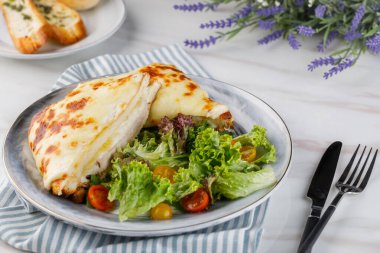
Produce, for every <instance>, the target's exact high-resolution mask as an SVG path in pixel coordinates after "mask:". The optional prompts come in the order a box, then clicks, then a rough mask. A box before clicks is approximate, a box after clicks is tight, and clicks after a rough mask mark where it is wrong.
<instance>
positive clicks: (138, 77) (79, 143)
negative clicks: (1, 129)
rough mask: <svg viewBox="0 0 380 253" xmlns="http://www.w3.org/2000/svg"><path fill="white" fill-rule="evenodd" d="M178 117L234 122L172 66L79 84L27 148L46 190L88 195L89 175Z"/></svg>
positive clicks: (36, 124)
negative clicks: (136, 140)
mask: <svg viewBox="0 0 380 253" xmlns="http://www.w3.org/2000/svg"><path fill="white" fill-rule="evenodd" d="M179 113H181V114H184V115H191V116H195V118H197V117H199V118H201V119H205V118H206V119H208V120H209V121H210V122H211V123H213V124H215V125H216V126H220V127H230V126H231V125H232V121H233V119H232V117H231V114H230V112H229V110H228V108H227V107H226V106H225V105H221V104H219V103H217V102H215V101H213V100H212V99H211V98H209V96H208V94H207V92H205V91H204V90H203V89H202V88H201V87H200V86H199V85H198V84H196V83H195V82H194V81H193V80H191V79H190V78H188V77H186V76H185V75H184V73H183V72H181V71H180V70H178V69H177V68H176V67H175V66H172V65H164V64H159V63H155V64H151V65H148V66H145V67H142V68H140V69H137V70H135V71H133V72H130V73H127V74H122V75H118V76H112V77H105V78H100V79H96V80H91V81H87V82H83V83H80V84H79V85H78V86H77V87H76V88H75V89H74V90H72V91H71V92H70V93H69V94H68V95H67V96H66V97H65V98H63V99H62V100H61V101H59V102H57V103H55V104H52V105H50V106H48V107H46V108H44V109H43V110H42V111H41V112H39V113H38V114H37V115H35V116H34V118H33V120H32V122H31V124H30V128H29V133H28V141H29V146H30V149H31V151H32V153H33V156H34V159H35V162H36V165H37V168H38V170H39V172H40V173H41V175H42V177H43V182H44V187H45V188H46V189H48V190H51V192H52V193H53V194H55V195H62V196H64V197H69V196H72V195H75V194H77V193H78V192H79V193H80V192H84V191H83V188H85V187H86V186H87V184H88V178H89V177H88V176H89V175H94V174H98V173H100V172H102V171H104V170H105V169H106V168H107V167H108V164H109V161H110V159H111V156H112V155H113V153H114V152H115V151H116V149H117V148H119V147H122V146H125V145H126V144H127V143H128V142H129V141H130V140H133V139H134V138H135V137H136V135H137V134H138V133H139V131H140V130H141V129H142V128H143V127H149V126H156V125H157V124H158V123H159V122H160V119H161V118H163V117H164V116H167V117H169V118H174V117H176V116H177V115H178V114H179Z"/></svg>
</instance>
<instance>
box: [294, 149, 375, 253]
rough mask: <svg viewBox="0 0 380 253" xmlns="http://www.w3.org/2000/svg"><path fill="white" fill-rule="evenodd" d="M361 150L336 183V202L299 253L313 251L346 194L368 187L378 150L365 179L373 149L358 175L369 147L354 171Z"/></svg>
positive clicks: (354, 155)
mask: <svg viewBox="0 0 380 253" xmlns="http://www.w3.org/2000/svg"><path fill="white" fill-rule="evenodd" d="M359 148H360V145H359V146H358V147H357V148H356V150H355V153H354V154H353V156H352V157H351V160H350V162H349V163H348V164H347V167H346V169H345V170H344V171H343V173H342V175H341V176H340V178H339V180H338V182H337V183H336V187H337V188H338V189H339V192H338V194H337V195H336V196H335V198H334V200H333V201H332V202H331V204H330V206H329V207H328V208H327V210H326V212H325V213H324V214H323V216H322V217H321V219H320V220H319V222H318V223H317V225H315V227H314V229H313V230H312V231H311V232H310V234H309V235H308V237H307V238H306V240H305V241H304V243H303V244H302V245H301V247H300V249H299V251H298V253H306V252H311V249H312V248H313V246H314V244H315V242H316V241H317V239H318V237H319V235H320V234H321V233H322V231H323V229H324V227H325V226H326V224H327V222H328V221H329V220H330V218H331V216H332V215H333V213H334V211H335V209H336V207H337V205H338V203H339V201H340V200H341V198H342V197H343V195H344V194H346V193H352V194H358V193H360V192H362V191H363V190H364V188H365V187H366V186H367V183H368V180H369V177H370V176H371V173H372V169H373V167H374V165H375V161H376V156H377V152H378V150H376V151H375V154H374V155H373V157H372V161H371V163H370V165H369V167H368V169H367V172H366V173H365V175H364V177H363V173H364V171H365V170H366V166H367V163H368V160H369V158H370V155H371V153H372V148H371V149H370V151H369V153H368V155H367V157H366V159H365V161H364V163H363V165H362V166H361V169H360V171H359V173H357V172H358V169H359V167H360V164H361V161H362V158H363V156H364V154H365V151H366V149H367V147H364V149H363V152H362V154H361V155H360V158H359V160H358V162H357V163H356V165H355V168H354V169H353V170H352V169H351V168H352V165H353V164H354V160H355V158H356V155H357V153H358V151H359ZM362 177H363V178H362Z"/></svg>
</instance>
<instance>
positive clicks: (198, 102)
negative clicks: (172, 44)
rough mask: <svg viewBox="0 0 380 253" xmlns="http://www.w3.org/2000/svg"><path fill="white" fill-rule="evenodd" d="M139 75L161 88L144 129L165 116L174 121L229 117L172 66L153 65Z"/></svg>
mask: <svg viewBox="0 0 380 253" xmlns="http://www.w3.org/2000/svg"><path fill="white" fill-rule="evenodd" d="M141 71H143V72H146V73H149V74H150V75H151V76H152V77H153V78H156V79H157V80H160V81H161V82H162V84H163V85H162V87H161V88H160V90H159V91H158V93H157V96H156V98H155V100H154V102H153V104H152V107H151V109H150V114H149V118H148V121H147V122H146V124H145V126H155V125H157V124H158V123H159V122H160V120H161V119H162V118H163V117H164V116H167V117H169V118H174V117H176V116H177V115H178V113H182V114H184V115H192V116H197V117H203V118H208V119H212V120H216V119H218V118H219V117H220V116H221V115H223V114H224V113H229V109H228V107H227V106H225V105H222V104H219V103H218V102H215V101H213V100H212V99H211V98H209V95H208V94H207V92H206V91H205V90H203V89H202V88H201V87H200V86H199V85H198V84H196V83H195V82H194V81H193V80H192V79H190V78H188V77H186V76H185V74H184V73H183V72H182V71H180V70H178V69H177V68H176V67H175V66H172V65H164V64H159V63H154V64H151V65H149V66H146V67H144V68H142V70H141Z"/></svg>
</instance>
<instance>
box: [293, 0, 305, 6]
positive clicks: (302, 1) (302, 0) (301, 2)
mask: <svg viewBox="0 0 380 253" xmlns="http://www.w3.org/2000/svg"><path fill="white" fill-rule="evenodd" d="M295 4H296V5H297V6H298V7H302V6H303V5H304V4H305V0H295Z"/></svg>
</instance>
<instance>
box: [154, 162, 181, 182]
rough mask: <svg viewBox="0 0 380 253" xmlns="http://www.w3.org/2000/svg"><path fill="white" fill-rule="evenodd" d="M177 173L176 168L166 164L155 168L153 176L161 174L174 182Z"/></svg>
mask: <svg viewBox="0 0 380 253" xmlns="http://www.w3.org/2000/svg"><path fill="white" fill-rule="evenodd" d="M175 173H176V170H175V169H173V168H171V167H169V166H166V165H159V166H157V167H156V168H155V169H154V170H153V176H154V177H156V176H160V177H162V178H167V179H169V181H170V183H174V179H173V176H174V174H175Z"/></svg>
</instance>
